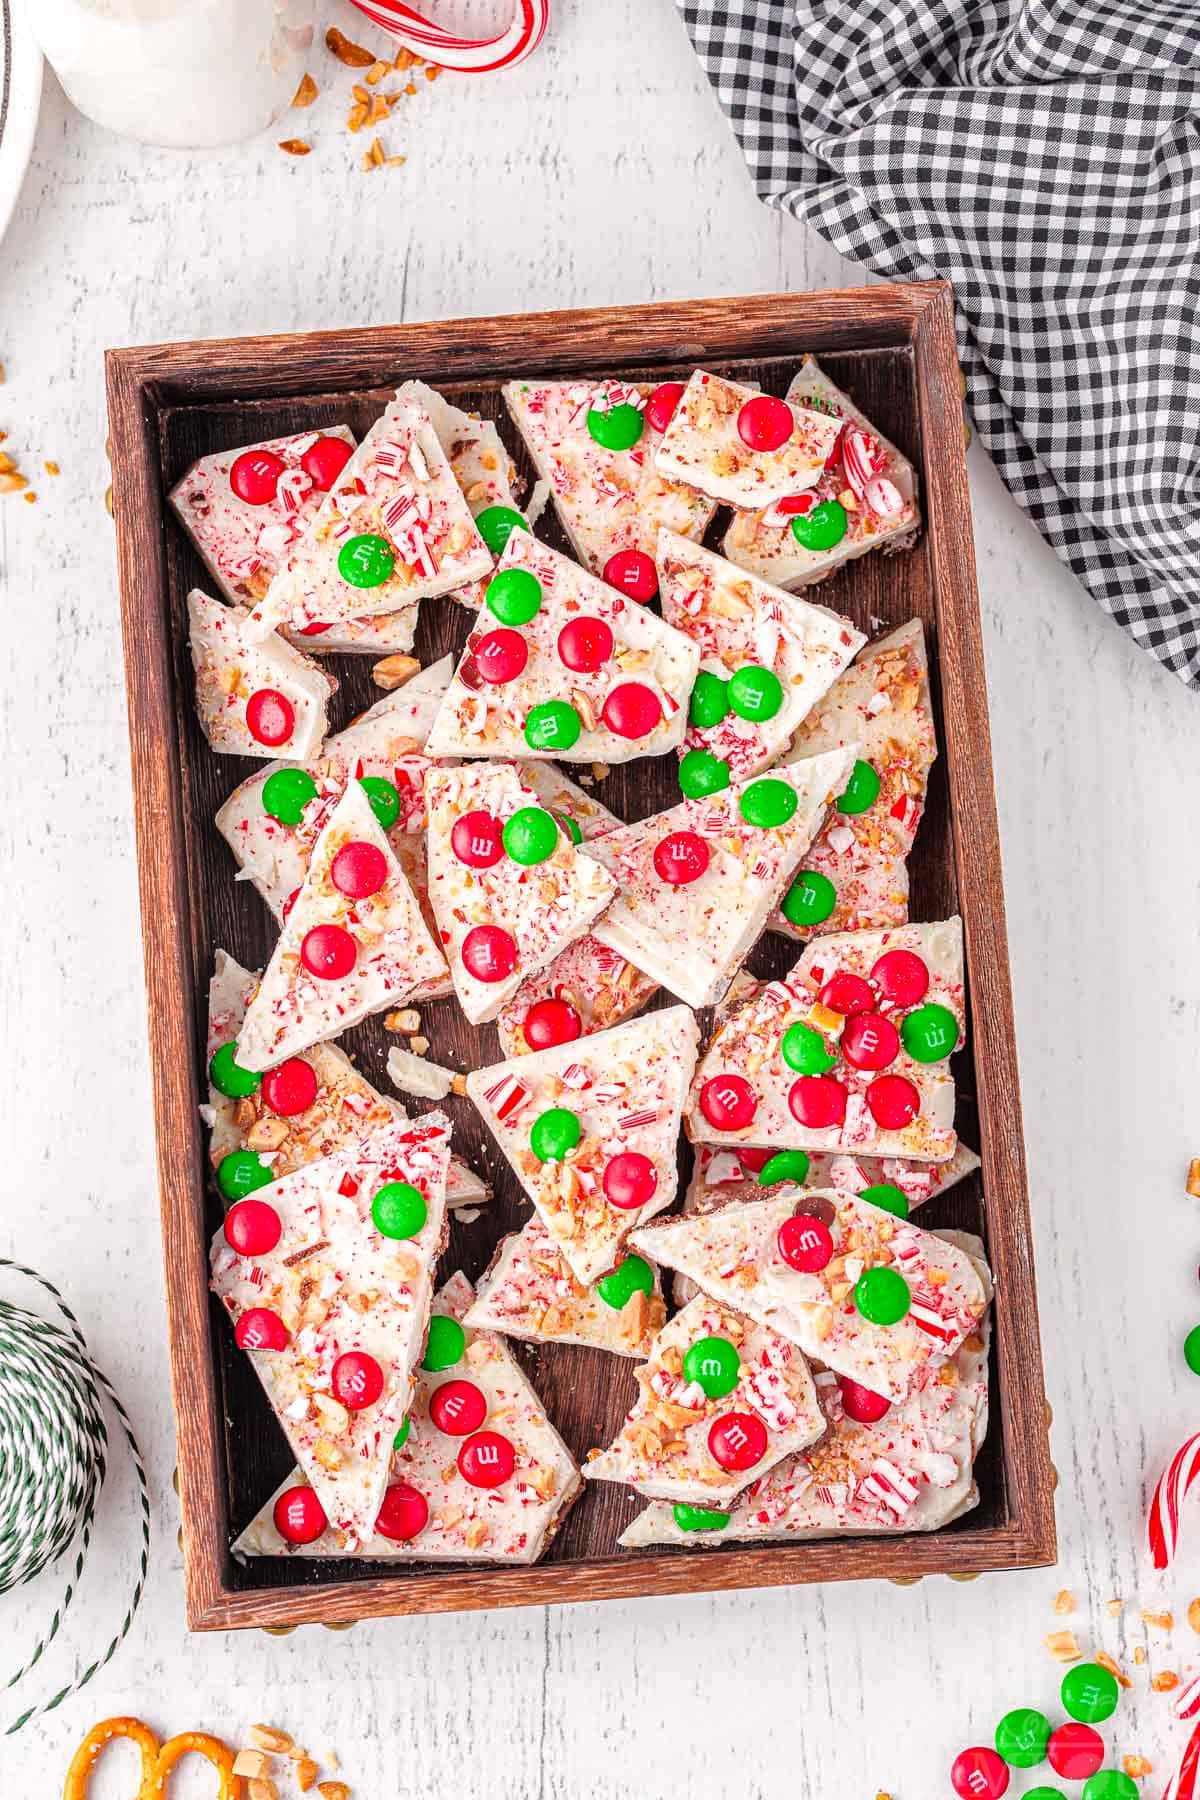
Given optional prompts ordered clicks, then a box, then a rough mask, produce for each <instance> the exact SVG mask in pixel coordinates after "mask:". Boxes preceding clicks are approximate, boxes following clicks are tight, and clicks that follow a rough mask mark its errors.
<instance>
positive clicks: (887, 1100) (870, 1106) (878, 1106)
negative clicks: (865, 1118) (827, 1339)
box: [867, 1075, 921, 1131]
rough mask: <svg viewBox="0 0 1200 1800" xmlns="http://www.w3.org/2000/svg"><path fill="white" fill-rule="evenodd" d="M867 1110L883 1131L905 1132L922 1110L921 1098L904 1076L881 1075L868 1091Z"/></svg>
mask: <svg viewBox="0 0 1200 1800" xmlns="http://www.w3.org/2000/svg"><path fill="white" fill-rule="evenodd" d="M867 1110H868V1112H869V1113H870V1115H871V1117H872V1118H873V1119H874V1121H875V1123H876V1124H877V1125H878V1126H879V1128H880V1130H881V1131H903V1130H904V1128H905V1126H906V1125H911V1124H912V1122H913V1120H914V1119H915V1118H916V1116H917V1114H918V1113H919V1112H920V1110H921V1096H920V1094H919V1092H918V1091H917V1089H916V1088H915V1087H914V1086H913V1084H912V1082H911V1081H908V1080H906V1079H905V1077H904V1076H903V1075H881V1076H880V1077H879V1079H878V1081H873V1082H872V1083H871V1085H870V1087H869V1088H868V1089H867Z"/></svg>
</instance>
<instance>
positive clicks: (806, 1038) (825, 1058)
mask: <svg viewBox="0 0 1200 1800" xmlns="http://www.w3.org/2000/svg"><path fill="white" fill-rule="evenodd" d="M779 1049H780V1053H781V1054H782V1056H783V1060H784V1062H785V1063H786V1064H787V1066H788V1068H789V1069H795V1071H796V1073H797V1075H824V1073H825V1071H826V1070H827V1069H832V1068H833V1066H834V1064H835V1063H836V1062H837V1057H836V1056H834V1055H833V1054H832V1053H831V1051H830V1049H829V1046H828V1044H827V1043H826V1042H825V1039H824V1038H823V1037H822V1036H821V1033H820V1032H819V1031H818V1030H817V1029H816V1027H815V1026H814V1025H800V1024H796V1025H789V1026H788V1028H787V1030H786V1031H785V1032H784V1034H783V1042H782V1043H781V1044H780V1046H779Z"/></svg>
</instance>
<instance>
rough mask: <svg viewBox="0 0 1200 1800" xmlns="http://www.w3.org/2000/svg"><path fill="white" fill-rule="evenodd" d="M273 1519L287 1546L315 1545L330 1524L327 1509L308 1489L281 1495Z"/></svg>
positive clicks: (300, 1488)
mask: <svg viewBox="0 0 1200 1800" xmlns="http://www.w3.org/2000/svg"><path fill="white" fill-rule="evenodd" d="M271 1517H272V1519H273V1520H274V1523H275V1529H276V1531H277V1532H278V1533H279V1535H280V1537H281V1538H282V1539H283V1541H284V1543H285V1544H313V1543H315V1542H316V1540H317V1539H318V1538H319V1537H320V1535H321V1533H322V1532H323V1531H324V1530H325V1529H326V1528H327V1527H328V1524H329V1520H328V1519H327V1518H326V1517H325V1508H324V1507H323V1506H322V1505H321V1502H320V1501H319V1500H318V1499H317V1496H316V1495H315V1494H314V1493H313V1491H312V1489H311V1488H308V1487H294V1488H288V1489H287V1490H286V1491H285V1492H284V1493H282V1494H280V1496H279V1498H278V1500H277V1501H276V1502H275V1506H274V1510H273V1511H272V1514H271Z"/></svg>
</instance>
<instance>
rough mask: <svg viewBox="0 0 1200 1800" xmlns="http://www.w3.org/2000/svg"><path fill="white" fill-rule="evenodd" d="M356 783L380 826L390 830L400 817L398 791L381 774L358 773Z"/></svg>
mask: <svg viewBox="0 0 1200 1800" xmlns="http://www.w3.org/2000/svg"><path fill="white" fill-rule="evenodd" d="M358 785H359V787H360V788H361V789H362V791H363V793H364V794H365V795H366V796H367V799H368V800H369V801H370V802H371V811H372V812H373V813H374V814H375V817H376V819H377V820H378V821H379V825H380V828H381V829H382V830H384V831H390V830H391V829H392V826H393V825H394V824H395V823H396V820H397V819H398V818H399V817H400V792H399V789H398V788H395V787H393V786H392V784H391V782H390V781H386V780H385V779H384V777H383V776H382V775H360V776H359V778H358Z"/></svg>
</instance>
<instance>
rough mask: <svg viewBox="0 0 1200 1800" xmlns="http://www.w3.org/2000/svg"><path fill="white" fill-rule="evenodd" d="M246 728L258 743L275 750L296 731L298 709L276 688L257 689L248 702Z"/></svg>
mask: <svg viewBox="0 0 1200 1800" xmlns="http://www.w3.org/2000/svg"><path fill="white" fill-rule="evenodd" d="M246 727H247V729H248V731H249V733H250V736H251V737H252V738H254V739H255V740H256V742H258V743H260V744H266V745H267V746H268V748H270V749H272V750H274V749H276V748H278V746H279V745H280V744H286V743H287V741H288V739H289V738H290V737H291V735H292V733H293V731H294V730H295V729H296V709H295V707H294V706H293V705H292V703H291V701H290V700H289V699H288V698H287V697H286V695H284V694H280V693H278V692H276V690H275V689H274V688H257V689H256V690H255V692H254V693H253V694H251V696H250V698H249V699H248V700H247V702H246Z"/></svg>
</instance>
